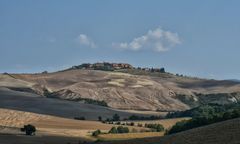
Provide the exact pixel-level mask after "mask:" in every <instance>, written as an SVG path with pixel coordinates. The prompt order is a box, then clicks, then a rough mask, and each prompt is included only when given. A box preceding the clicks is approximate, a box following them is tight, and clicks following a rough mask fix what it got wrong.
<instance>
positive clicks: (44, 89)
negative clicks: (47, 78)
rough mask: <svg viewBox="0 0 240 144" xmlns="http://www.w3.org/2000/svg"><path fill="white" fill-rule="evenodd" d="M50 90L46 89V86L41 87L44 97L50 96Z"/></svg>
mask: <svg viewBox="0 0 240 144" xmlns="http://www.w3.org/2000/svg"><path fill="white" fill-rule="evenodd" d="M51 94H52V93H51V92H50V91H48V89H47V88H45V87H44V88H43V96H45V97H51Z"/></svg>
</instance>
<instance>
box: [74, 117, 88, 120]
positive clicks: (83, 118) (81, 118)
mask: <svg viewBox="0 0 240 144" xmlns="http://www.w3.org/2000/svg"><path fill="white" fill-rule="evenodd" d="M74 119H75V120H86V119H85V117H74Z"/></svg>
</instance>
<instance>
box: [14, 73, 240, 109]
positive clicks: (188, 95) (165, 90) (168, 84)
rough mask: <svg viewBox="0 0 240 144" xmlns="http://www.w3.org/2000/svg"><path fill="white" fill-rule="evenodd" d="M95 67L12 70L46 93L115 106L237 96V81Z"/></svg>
mask: <svg viewBox="0 0 240 144" xmlns="http://www.w3.org/2000/svg"><path fill="white" fill-rule="evenodd" d="M129 73H133V72H128V73H121V72H107V71H97V70H66V71H62V72H55V73H46V74H12V75H11V76H12V78H13V79H16V80H21V81H24V82H27V83H30V84H31V87H32V89H33V90H34V91H35V92H36V93H38V94H43V93H44V92H43V89H47V90H48V91H49V92H51V95H49V97H54V98H60V99H67V100H73V101H78V100H81V99H82V98H87V99H94V100H98V101H104V102H106V103H107V104H108V106H110V107H112V108H117V109H137V110H161V111H175V110H185V109H189V108H191V107H194V106H197V105H200V104H203V103H221V104H226V103H232V102H236V101H239V100H240V84H239V83H237V82H232V81H216V80H206V79H196V78H189V77H179V76H175V75H172V74H168V73H156V75H154V74H151V75H150V74H144V75H139V74H137V75H136V74H129Z"/></svg>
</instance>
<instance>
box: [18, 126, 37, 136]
mask: <svg viewBox="0 0 240 144" xmlns="http://www.w3.org/2000/svg"><path fill="white" fill-rule="evenodd" d="M20 130H21V131H22V132H25V133H26V135H35V132H36V127H35V126H33V125H30V124H28V125H24V127H23V128H21V129H20Z"/></svg>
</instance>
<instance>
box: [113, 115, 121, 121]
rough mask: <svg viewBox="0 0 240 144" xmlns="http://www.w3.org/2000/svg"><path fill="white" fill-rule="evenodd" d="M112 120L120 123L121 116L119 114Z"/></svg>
mask: <svg viewBox="0 0 240 144" xmlns="http://www.w3.org/2000/svg"><path fill="white" fill-rule="evenodd" d="M112 120H113V121H119V120H120V116H119V115H118V114H114V115H113V119H112Z"/></svg>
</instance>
